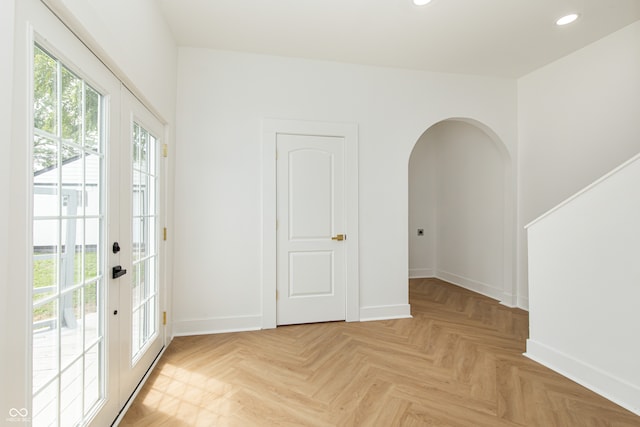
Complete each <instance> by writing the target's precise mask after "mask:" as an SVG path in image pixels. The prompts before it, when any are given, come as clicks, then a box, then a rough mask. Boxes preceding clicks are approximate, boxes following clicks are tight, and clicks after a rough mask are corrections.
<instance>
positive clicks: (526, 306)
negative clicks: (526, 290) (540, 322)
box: [518, 297, 529, 311]
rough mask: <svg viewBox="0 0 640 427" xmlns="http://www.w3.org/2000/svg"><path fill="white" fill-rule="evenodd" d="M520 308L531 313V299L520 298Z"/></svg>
mask: <svg viewBox="0 0 640 427" xmlns="http://www.w3.org/2000/svg"><path fill="white" fill-rule="evenodd" d="M518 308H521V309H523V310H526V311H529V298H527V297H519V298H518Z"/></svg>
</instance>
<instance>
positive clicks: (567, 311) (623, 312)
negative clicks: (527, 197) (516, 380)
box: [526, 155, 640, 415]
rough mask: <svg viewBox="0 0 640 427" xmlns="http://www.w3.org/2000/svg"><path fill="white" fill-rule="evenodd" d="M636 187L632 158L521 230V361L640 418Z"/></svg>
mask: <svg viewBox="0 0 640 427" xmlns="http://www.w3.org/2000/svg"><path fill="white" fill-rule="evenodd" d="M638 183H640V155H639V156H636V157H635V159H634V160H633V161H630V162H628V163H627V164H626V165H624V167H621V168H618V170H616V171H615V172H614V173H612V174H610V175H608V176H607V177H605V178H604V179H601V180H599V181H598V183H597V184H595V185H592V186H590V187H589V188H588V189H586V190H585V191H583V192H581V193H580V194H579V195H577V196H575V197H572V198H571V199H570V200H568V201H567V202H565V203H563V204H562V205H561V206H559V207H558V208H554V209H553V210H552V211H551V212H549V213H547V214H545V215H544V216H543V217H541V218H539V219H538V220H536V221H535V222H534V223H532V224H530V225H529V226H528V230H527V231H528V238H529V245H528V246H529V269H530V271H529V280H530V283H531V287H530V289H529V292H530V304H531V315H530V319H529V320H530V321H529V329H530V337H529V340H528V341H527V353H526V354H527V356H529V357H531V358H533V359H534V360H537V361H539V362H540V363H542V364H544V365H546V366H549V367H551V368H552V369H555V370H557V371H558V372H560V373H562V374H564V375H566V376H568V377H569V378H571V379H573V380H575V381H577V382H578V383H580V384H583V385H585V386H586V387H588V388H590V389H592V390H595V391H596V392H598V393H600V394H602V395H603V396H605V397H607V398H609V399H611V400H613V401H614V402H616V403H618V404H620V405H622V406H624V407H626V408H628V409H629V410H631V411H633V412H635V413H636V414H638V415H640V369H638V360H640V341H639V340H638V339H637V338H638V337H640V322H638V301H640V286H638V284H640V263H639V262H638V260H639V259H640V222H638V218H640V186H638ZM568 302H571V303H568Z"/></svg>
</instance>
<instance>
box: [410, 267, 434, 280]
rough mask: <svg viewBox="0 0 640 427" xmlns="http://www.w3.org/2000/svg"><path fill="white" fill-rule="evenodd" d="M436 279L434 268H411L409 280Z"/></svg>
mask: <svg viewBox="0 0 640 427" xmlns="http://www.w3.org/2000/svg"><path fill="white" fill-rule="evenodd" d="M431 277H434V274H433V268H410V269H409V279H429V278H431Z"/></svg>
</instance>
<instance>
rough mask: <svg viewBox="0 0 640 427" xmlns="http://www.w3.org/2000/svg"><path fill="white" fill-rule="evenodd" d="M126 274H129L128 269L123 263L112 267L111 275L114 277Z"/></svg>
mask: <svg viewBox="0 0 640 427" xmlns="http://www.w3.org/2000/svg"><path fill="white" fill-rule="evenodd" d="M125 274H127V270H125V269H124V268H122V266H121V265H116V266H115V267H113V268H112V269H111V275H112V277H113V278H114V279H117V278H118V277H121V276H124V275H125Z"/></svg>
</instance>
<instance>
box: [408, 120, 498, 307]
mask: <svg viewBox="0 0 640 427" xmlns="http://www.w3.org/2000/svg"><path fill="white" fill-rule="evenodd" d="M495 144H496V143H495V142H494V141H493V140H492V139H491V138H490V137H489V136H488V135H487V134H486V133H484V132H483V131H482V130H481V129H479V128H478V127H475V126H473V125H471V124H468V123H464V122H459V121H444V122H442V123H438V124H436V125H435V126H433V127H431V128H430V129H429V130H427V131H426V132H425V134H424V135H423V136H422V137H421V138H420V140H419V141H418V143H417V144H416V149H414V152H413V153H412V156H411V161H410V163H409V170H410V173H409V176H410V182H409V188H410V200H409V218H410V222H419V219H421V220H422V221H423V222H426V223H428V224H429V227H428V228H427V229H429V230H430V233H433V234H432V236H425V237H424V238H422V240H421V239H420V238H419V237H416V236H415V235H416V233H415V230H410V232H411V233H410V246H409V253H410V257H409V259H410V272H412V274H414V273H413V271H414V270H412V269H411V262H414V265H421V264H419V263H422V264H423V265H425V266H427V267H426V268H424V269H425V272H427V271H428V269H429V268H432V269H433V274H431V276H435V277H439V278H442V279H444V280H448V281H450V282H452V283H456V284H458V285H461V286H464V287H466V288H468V289H472V290H474V291H477V292H480V293H483V294H486V295H489V296H491V297H494V298H497V299H500V300H502V299H503V298H504V227H505V212H504V203H505V196H504V189H505V182H504V180H505V164H504V162H505V161H508V160H507V159H504V158H503V157H502V155H501V153H500V151H499V150H498V148H497V147H496V145H495ZM425 166H428V167H429V169H430V171H431V172H430V174H429V175H427V172H425V171H424V170H423V168H424V167H425ZM411 197H415V200H413V199H411ZM427 203H431V206H425V205H426V204H427ZM429 208H430V209H429ZM429 237H430V241H431V243H432V244H433V245H429V247H428V248H427V249H428V250H425V248H424V246H425V245H426V244H427V243H428V242H426V241H425V240H426V238H429ZM422 277H425V276H422ZM426 277H429V276H426Z"/></svg>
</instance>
